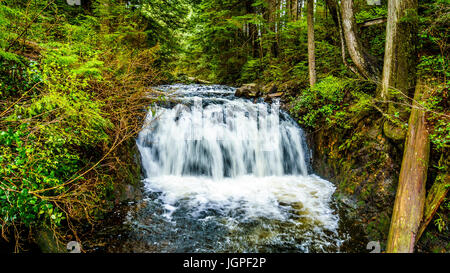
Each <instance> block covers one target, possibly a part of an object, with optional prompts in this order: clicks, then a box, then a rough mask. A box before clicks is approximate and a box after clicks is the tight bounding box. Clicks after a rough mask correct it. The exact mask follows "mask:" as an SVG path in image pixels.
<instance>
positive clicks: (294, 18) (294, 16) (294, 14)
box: [291, 0, 298, 21]
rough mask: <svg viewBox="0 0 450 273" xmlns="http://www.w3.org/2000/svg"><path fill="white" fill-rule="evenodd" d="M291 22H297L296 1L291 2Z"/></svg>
mask: <svg viewBox="0 0 450 273" xmlns="http://www.w3.org/2000/svg"><path fill="white" fill-rule="evenodd" d="M291 20H292V21H297V20H298V0H291Z"/></svg>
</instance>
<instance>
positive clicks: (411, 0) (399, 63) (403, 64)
mask: <svg viewBox="0 0 450 273" xmlns="http://www.w3.org/2000/svg"><path fill="white" fill-rule="evenodd" d="M417 8H418V1H417V0H391V1H389V4H388V22H387V26H386V47H385V55H384V66H383V77H382V82H381V86H380V92H379V95H380V97H381V98H382V99H383V100H384V101H389V103H388V113H389V114H391V115H394V114H396V113H398V115H399V117H400V118H401V119H403V121H406V120H407V119H408V115H409V113H408V111H407V108H406V107H404V106H403V105H406V104H408V103H410V101H411V100H410V99H408V98H410V97H412V96H413V95H414V88H415V82H416V64H417V41H418V37H417V28H418V17H417ZM384 131H385V134H386V136H388V137H389V138H391V139H394V140H401V139H404V137H405V135H406V131H405V130H402V129H401V128H399V127H398V126H396V125H394V124H393V123H391V122H390V121H386V122H385V124H384Z"/></svg>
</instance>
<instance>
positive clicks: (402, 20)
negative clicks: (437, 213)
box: [380, 0, 430, 252]
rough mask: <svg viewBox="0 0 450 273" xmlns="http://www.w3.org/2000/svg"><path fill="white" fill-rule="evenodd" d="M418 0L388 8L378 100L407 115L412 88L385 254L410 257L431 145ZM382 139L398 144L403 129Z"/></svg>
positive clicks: (387, 128) (397, 0) (388, 128)
mask: <svg viewBox="0 0 450 273" xmlns="http://www.w3.org/2000/svg"><path fill="white" fill-rule="evenodd" d="M417 12H418V1H417V0H391V1H389V5H388V23H387V28H386V48H385V57H384V68H383V79H382V85H381V88H380V89H381V92H380V96H381V97H382V98H383V99H384V100H386V101H387V100H388V101H389V103H388V105H389V109H388V113H390V114H394V113H400V114H399V116H400V118H402V117H403V118H404V119H405V118H406V117H407V116H408V112H407V107H405V105H407V104H408V103H409V102H410V101H411V100H410V99H409V97H410V96H411V93H412V91H413V90H414V88H415V95H414V99H413V100H412V105H413V107H412V108H411V115H410V116H409V121H408V132H407V135H406V143H405V151H404V154H403V161H402V167H401V170H400V176H399V182H398V188H397V194H396V198H395V204H394V210H393V214H392V219H391V226H390V230H389V237H388V243H387V249H386V250H387V252H413V251H414V244H415V243H416V238H417V237H418V236H420V231H419V227H420V224H421V221H422V218H423V210H424V203H425V183H426V180H427V170H428V160H429V150H430V140H429V137H428V134H429V133H428V130H427V128H426V121H425V113H424V110H423V109H422V108H423V107H422V106H421V104H420V103H421V102H422V101H424V96H425V95H426V94H424V93H425V87H424V85H423V84H421V83H420V81H419V83H417V84H416V63H417V28H418V17H417ZM383 129H384V132H385V134H386V135H387V136H388V137H390V138H394V139H401V135H402V131H403V130H402V129H401V128H400V127H398V126H396V125H394V124H391V123H390V122H389V121H386V122H385V123H384V127H383Z"/></svg>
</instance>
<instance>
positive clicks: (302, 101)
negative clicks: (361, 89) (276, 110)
mask: <svg viewBox="0 0 450 273" xmlns="http://www.w3.org/2000/svg"><path fill="white" fill-rule="evenodd" d="M347 84H348V81H347V80H343V79H339V78H336V77H333V76H329V77H327V78H324V79H322V80H321V81H319V82H318V83H317V84H316V85H314V87H313V88H309V89H306V90H303V92H302V93H301V94H300V96H298V97H297V98H295V100H294V101H293V102H292V105H293V106H292V108H291V113H292V114H293V115H294V116H295V117H297V118H299V123H300V124H301V125H304V126H307V127H315V126H316V125H317V123H318V122H319V121H321V120H323V119H325V121H326V122H327V123H330V122H331V120H332V117H333V116H334V114H335V113H337V115H338V117H339V115H341V114H340V113H339V112H337V111H338V110H339V109H340V108H341V103H342V102H343V99H344V96H345V92H346V88H345V87H346V85H347Z"/></svg>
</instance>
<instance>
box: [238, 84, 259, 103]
mask: <svg viewBox="0 0 450 273" xmlns="http://www.w3.org/2000/svg"><path fill="white" fill-rule="evenodd" d="M260 93H261V92H260V91H259V87H258V85H257V84H256V83H249V84H244V85H242V86H241V87H239V88H238V89H236V92H235V93H234V95H235V96H236V97H244V98H247V99H249V98H255V97H258V96H259V95H260Z"/></svg>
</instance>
